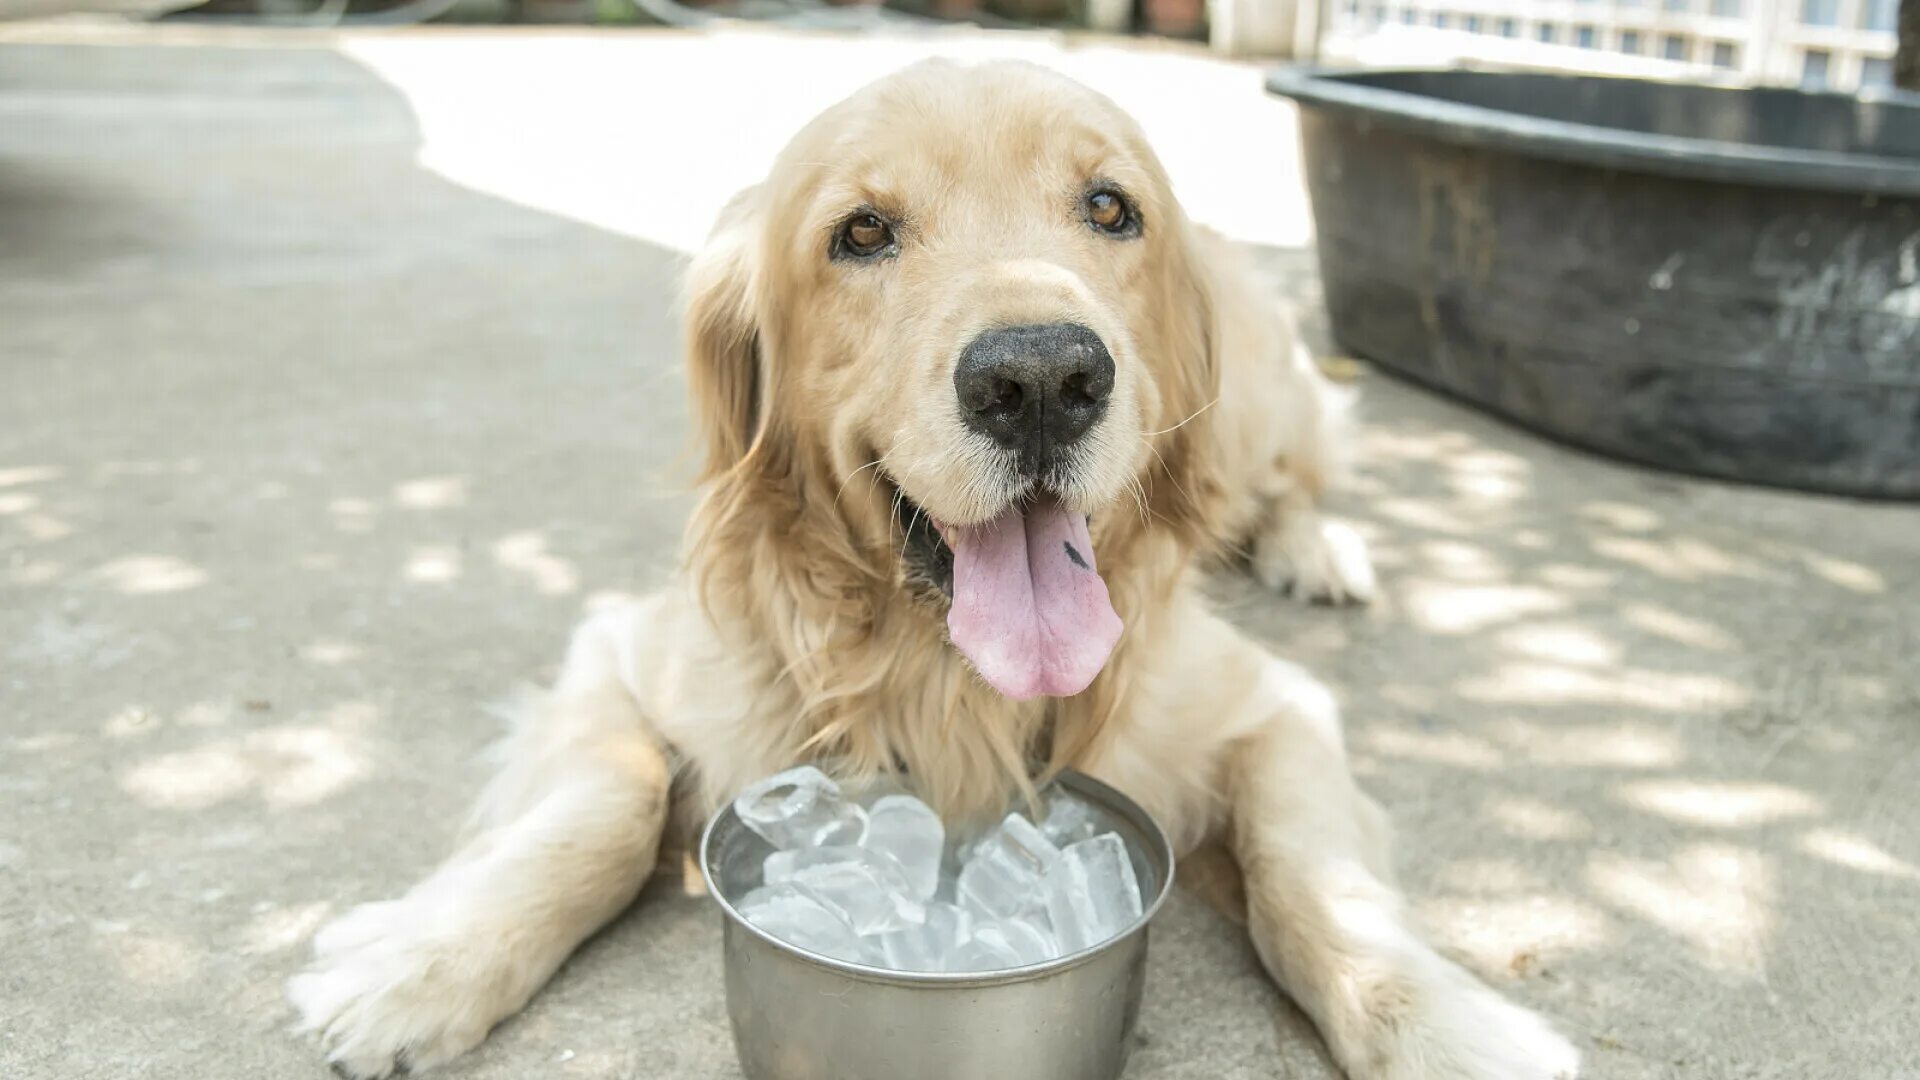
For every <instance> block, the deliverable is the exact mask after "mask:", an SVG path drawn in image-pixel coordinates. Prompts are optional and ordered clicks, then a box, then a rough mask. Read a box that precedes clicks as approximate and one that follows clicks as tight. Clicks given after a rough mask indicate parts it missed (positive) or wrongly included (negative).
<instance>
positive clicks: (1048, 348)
mask: <svg viewBox="0 0 1920 1080" xmlns="http://www.w3.org/2000/svg"><path fill="white" fill-rule="evenodd" d="M953 388H954V390H955V392H957V393H958V394H959V395H960V412H961V413H962V415H964V416H965V417H966V418H967V424H968V426H970V427H972V428H973V429H974V430H975V431H978V432H981V433H982V434H984V435H986V436H988V437H989V438H991V439H992V440H993V441H994V442H996V443H999V444H1000V445H1001V446H1004V447H1006V448H1007V449H1009V450H1015V451H1018V452H1019V453H1020V460H1021V464H1022V466H1023V467H1025V468H1027V469H1029V470H1038V469H1040V468H1043V467H1045V466H1046V465H1047V464H1048V463H1049V462H1050V461H1051V460H1052V458H1053V456H1054V454H1055V453H1057V452H1058V451H1059V450H1061V449H1062V448H1064V447H1066V446H1069V445H1071V444H1072V443H1073V442H1074V440H1076V439H1078V438H1080V436H1082V435H1085V434H1086V433H1087V430H1088V429H1089V428H1091V427H1093V425H1094V424H1095V423H1096V422H1097V421H1099V419H1100V417H1102V416H1104V415H1105V414H1106V411H1107V396H1108V395H1109V394H1112V393H1113V356H1112V355H1111V354H1109V353H1108V352H1107V346H1106V343H1105V342H1103V341H1101V340H1100V335H1098V334H1096V333H1094V332H1093V331H1091V330H1089V329H1087V328H1086V327H1084V326H1080V325H1078V324H1075V323H1052V324H1049V325H1046V326H1009V327H1006V328H1004V329H1000V330H989V331H987V332H986V333H984V334H981V335H980V336H979V337H977V338H974V339H973V341H972V343H971V344H969V345H968V346H967V348H966V351H965V352H962V353H961V354H960V364H959V366H958V367H956V368H955V369H954V372H953Z"/></svg>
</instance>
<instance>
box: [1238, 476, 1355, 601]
mask: <svg viewBox="0 0 1920 1080" xmlns="http://www.w3.org/2000/svg"><path fill="white" fill-rule="evenodd" d="M1248 554H1249V557H1250V562H1251V564H1252V567H1253V574H1254V576H1255V577H1257V578H1259V579H1260V583H1261V584H1263V585H1265V586H1267V587H1268V588H1270V589H1282V590H1286V591H1289V592H1291V593H1292V594H1293V595H1294V596H1297V597H1299V598H1300V599H1302V600H1307V601H1310V602H1314V603H1327V604H1365V603H1370V602H1372V600H1373V598H1374V595H1375V593H1376V592H1377V591H1378V586H1377V585H1376V584H1375V581H1374V576H1373V561H1372V560H1371V559H1370V558H1369V557H1368V556H1367V542H1366V541H1365V540H1362V539H1361V538H1360V534H1359V533H1357V532H1355V531H1353V527H1352V526H1350V525H1347V524H1345V523H1344V522H1339V521H1328V520H1327V519H1326V518H1324V517H1322V516H1321V515H1320V508H1319V506H1318V504H1317V502H1316V500H1315V499H1314V497H1313V496H1312V495H1311V494H1308V493H1307V492H1306V491H1304V490H1301V489H1299V488H1295V489H1294V490H1291V491H1288V492H1287V493H1286V494H1285V495H1282V496H1280V497H1279V498H1278V499H1276V500H1275V501H1274V512H1273V517H1272V519H1271V520H1270V521H1268V522H1267V524H1266V526H1265V527H1264V528H1262V529H1261V530H1260V531H1259V532H1258V533H1256V534H1255V535H1254V537H1253V542H1252V549H1251V551H1250V552H1249V553H1248Z"/></svg>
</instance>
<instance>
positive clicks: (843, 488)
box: [833, 454, 887, 506]
mask: <svg viewBox="0 0 1920 1080" xmlns="http://www.w3.org/2000/svg"><path fill="white" fill-rule="evenodd" d="M885 460H887V456H886V455H885V454H882V455H880V456H879V457H877V458H874V459H873V460H872V461H869V462H867V463H866V464H865V465H862V466H860V467H859V468H857V469H855V470H853V471H852V472H850V473H848V474H847V478H846V479H845V480H842V481H840V489H839V490H838V491H835V492H834V493H833V505H835V506H839V505H840V496H842V495H844V494H846V491H847V485H848V484H851V483H853V478H854V477H856V476H859V475H860V474H861V473H863V472H866V471H867V470H868V469H871V468H873V467H874V466H875V465H878V464H880V463H881V462H883V461H885ZM879 475H880V474H879V473H875V474H874V476H875V477H878V476H879Z"/></svg>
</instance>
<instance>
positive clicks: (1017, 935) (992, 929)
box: [974, 913, 1061, 964]
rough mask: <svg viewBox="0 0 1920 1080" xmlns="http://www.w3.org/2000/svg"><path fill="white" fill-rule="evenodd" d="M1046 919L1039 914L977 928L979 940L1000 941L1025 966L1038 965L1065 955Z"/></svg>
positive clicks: (976, 933)
mask: <svg viewBox="0 0 1920 1080" xmlns="http://www.w3.org/2000/svg"><path fill="white" fill-rule="evenodd" d="M1045 920H1046V916H1045V915H1039V914H1038V913H1035V914H1034V915H1025V916H1020V917H1018V918H1012V919H998V920H995V921H993V922H989V923H982V924H980V925H979V926H976V927H974V934H975V935H976V936H978V935H980V934H985V935H986V936H987V937H988V938H989V939H993V938H998V939H999V940H1001V941H1004V942H1006V943H1007V947H1008V948H1010V949H1012V950H1013V951H1014V954H1015V955H1016V956H1018V957H1020V963H1022V964H1038V963H1041V962H1042V961H1045V960H1051V959H1053V958H1054V957H1056V956H1059V955H1061V952H1060V946H1059V944H1058V943H1057V942H1055V941H1054V939H1053V932H1052V931H1051V930H1049V929H1048V928H1047V925H1046V922H1045Z"/></svg>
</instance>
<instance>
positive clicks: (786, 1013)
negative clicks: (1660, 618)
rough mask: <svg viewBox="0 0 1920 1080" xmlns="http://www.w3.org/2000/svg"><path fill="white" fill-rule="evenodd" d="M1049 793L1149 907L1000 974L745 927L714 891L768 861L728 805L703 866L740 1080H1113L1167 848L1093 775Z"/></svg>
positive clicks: (1169, 856)
mask: <svg viewBox="0 0 1920 1080" xmlns="http://www.w3.org/2000/svg"><path fill="white" fill-rule="evenodd" d="M1058 783H1059V784H1060V786H1062V787H1063V788H1065V789H1066V790H1068V791H1070V792H1072V793H1073V794H1075V795H1078V796H1079V797H1081V798H1082V799H1085V800H1087V801H1088V802H1090V803H1092V804H1094V805H1095V806H1096V807H1098V808H1100V809H1101V810H1102V811H1104V812H1105V813H1106V814H1107V816H1108V818H1109V821H1110V824H1111V825H1112V826H1113V828H1114V830H1115V831H1116V832H1119V833H1120V834H1121V835H1122V837H1123V838H1124V839H1125V840H1126V842H1127V848H1128V850H1129V851H1130V852H1131V853H1132V855H1133V862H1134V872H1135V874H1136V875H1137V876H1138V877H1139V879H1140V885H1141V888H1142V890H1143V892H1144V894H1145V896H1146V898H1147V902H1146V905H1145V914H1143V915H1142V916H1141V918H1140V921H1139V922H1137V923H1135V924H1134V925H1133V926H1132V927H1131V928H1130V929H1128V930H1127V932H1126V933H1124V934H1121V935H1120V936H1118V937H1116V938H1113V939H1112V940H1110V941H1107V942H1105V943H1104V944H1101V945H1097V946H1095V947H1093V948H1091V949H1086V950H1083V951H1081V952H1077V953H1073V954H1071V955H1068V956H1063V957H1061V958H1060V959H1058V960H1050V961H1047V962H1046V963H1044V964H1033V965H1029V966H1027V967H1021V968H1009V969H1007V970H1005V971H989V972H968V973H965V974H936V973H921V972H905V971H888V970H885V969H882V968H873V967H867V966H865V965H862V964H855V963H849V962H847V961H844V960H835V959H833V958H831V957H826V956H821V955H819V954H818V953H812V952H808V951H807V950H805V949H802V948H800V947H799V946H796V945H790V944H788V943H787V942H784V941H781V940H780V939H778V938H776V937H773V936H772V935H770V934H768V933H766V932H764V931H762V930H760V929H759V928H758V927H755V926H754V925H753V924H752V923H750V922H748V921H747V920H746V919H745V918H743V917H742V916H741V914H740V912H739V911H738V910H736V909H735V908H734V906H733V898H731V897H729V896H727V895H726V893H727V889H726V888H724V887H723V885H722V883H724V882H739V881H748V880H757V876H758V875H757V867H758V864H759V861H760V860H762V859H764V858H765V856H766V854H767V852H769V851H770V850H771V848H769V847H768V846H767V844H766V842H765V841H764V840H762V839H760V837H758V836H756V835H755V834H753V833H752V832H750V831H749V830H748V829H747V828H746V827H745V826H743V825H742V824H741V823H740V819H739V818H737V817H735V816H734V813H733V807H732V806H731V805H729V806H727V807H724V808H723V809H721V811H720V812H719V813H718V814H715V815H714V817H713V820H712V821H710V822H708V823H707V829H706V834H705V836H704V837H703V838H702V839H701V842H700V862H701V866H702V868H703V869H704V871H705V873H706V877H707V882H708V891H710V892H711V893H712V894H713V896H714V898H715V899H716V900H718V901H719V902H720V910H721V911H722V912H723V913H724V914H725V919H726V923H725V929H726V969H727V1013H728V1015H729V1016H730V1017H731V1019H732V1021H733V1037H734V1043H735V1045H736V1046H737V1047H738V1048H739V1052H740V1067H741V1069H742V1070H743V1071H744V1072H745V1073H746V1076H747V1078H748V1080H908V1078H911V1080H1115V1078H1116V1077H1118V1076H1119V1075H1120V1072H1121V1070H1122V1069H1124V1068H1125V1067H1126V1064H1127V1053H1128V1051H1129V1049H1130V1046H1129V1042H1130V1036H1131V1035H1132V1032H1133V1024H1134V1020H1135V1019H1136V1017H1138V1015H1139V1012H1140V992H1141V989H1142V987H1143V986H1144V985H1145V983H1146V974H1147V924H1148V923H1149V922H1151V921H1152V919H1153V915H1154V912H1156V911H1158V910H1159V909H1160V905H1161V903H1162V902H1164V901H1165V900H1166V897H1167V892H1168V889H1169V888H1170V887H1171V886H1172V884H1173V849H1172V847H1171V845H1170V844H1169V843H1168V842H1167V837H1166V834H1165V833H1163V832H1161V831H1160V826H1159V825H1157V824H1155V823H1154V820H1153V819H1152V818H1151V817H1149V816H1147V813H1146V811H1144V810H1142V809H1141V808H1140V807H1139V806H1138V805H1137V804H1135V803H1134V802H1133V800H1131V799H1128V798H1127V797H1126V796H1125V795H1122V794H1120V793H1119V792H1118V791H1115V790H1114V789H1112V788H1110V787H1108V786H1107V785H1105V784H1102V783H1100V782H1099V781H1097V780H1094V779H1092V778H1091V777H1087V776H1083V775H1081V774H1079V773H1066V774H1063V775H1062V776H1061V777H1060V779H1059V780H1058Z"/></svg>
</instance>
